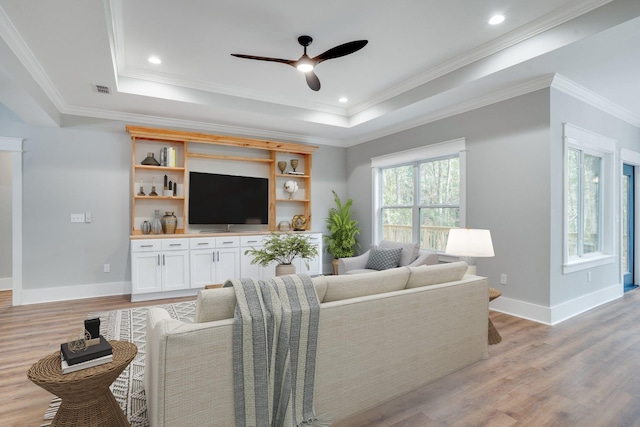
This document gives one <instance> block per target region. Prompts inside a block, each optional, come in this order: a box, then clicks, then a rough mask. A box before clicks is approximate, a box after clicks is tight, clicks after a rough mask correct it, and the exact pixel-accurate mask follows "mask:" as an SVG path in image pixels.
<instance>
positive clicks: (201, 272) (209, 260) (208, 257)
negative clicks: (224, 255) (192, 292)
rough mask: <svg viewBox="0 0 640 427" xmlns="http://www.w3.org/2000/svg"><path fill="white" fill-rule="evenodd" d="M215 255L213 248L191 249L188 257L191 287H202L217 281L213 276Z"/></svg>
mask: <svg viewBox="0 0 640 427" xmlns="http://www.w3.org/2000/svg"><path fill="white" fill-rule="evenodd" d="M215 256H216V251H215V249H198V250H192V251H191V253H190V255H189V258H190V262H191V287H192V288H204V287H205V286H206V285H212V284H214V283H217V282H216V280H215V277H214V271H215V262H214V257H215Z"/></svg>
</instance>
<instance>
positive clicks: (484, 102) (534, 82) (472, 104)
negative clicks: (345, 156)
mask: <svg viewBox="0 0 640 427" xmlns="http://www.w3.org/2000/svg"><path fill="white" fill-rule="evenodd" d="M552 80H553V74H548V75H544V76H541V77H537V78H534V79H530V80H527V81H525V82H522V83H519V84H516V85H513V86H509V87H507V88H504V89H501V90H496V91H494V92H492V93H490V94H489V95H485V96H480V97H477V98H474V99H471V100H469V101H466V102H461V103H459V104H456V105H452V106H450V107H447V108H443V109H440V110H437V111H435V112H432V113H431V114H428V115H425V116H420V118H419V119H415V120H410V121H407V122H404V123H400V124H398V125H396V126H390V127H387V128H384V129H383V130H380V131H378V132H373V133H370V134H367V135H362V136H359V137H357V138H352V139H349V140H348V141H345V143H346V146H347V147H353V146H354V145H359V144H362V143H365V142H369V141H372V140H374V139H378V138H382V137H385V136H389V135H393V134H395V133H398V132H402V131H405V130H409V129H413V128H415V127H418V126H422V125H426V124H428V123H432V122H435V121H438V120H442V119H446V118H448V117H453V116H457V115H458V114H462V113H466V112H468V111H472V110H475V109H478V108H482V107H486V106H488V105H491V104H495V103H498V102H501V101H506V100H507V99H511V98H515V97H517V96H521V95H525V94H527V93H531V92H535V91H537V90H540V89H544V88H547V87H549V86H550V85H551V82H552Z"/></svg>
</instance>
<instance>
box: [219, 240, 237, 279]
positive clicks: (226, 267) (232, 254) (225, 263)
mask: <svg viewBox="0 0 640 427" xmlns="http://www.w3.org/2000/svg"><path fill="white" fill-rule="evenodd" d="M238 278H240V249H239V248H225V249H218V250H217V251H216V268H215V283H224V282H226V281H227V280H228V279H238Z"/></svg>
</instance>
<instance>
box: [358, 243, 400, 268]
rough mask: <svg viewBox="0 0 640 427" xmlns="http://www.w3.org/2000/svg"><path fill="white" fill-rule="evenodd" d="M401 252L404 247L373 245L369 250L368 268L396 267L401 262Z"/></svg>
mask: <svg viewBox="0 0 640 427" xmlns="http://www.w3.org/2000/svg"><path fill="white" fill-rule="evenodd" d="M400 252H402V248H389V249H382V248H379V247H377V246H373V247H371V251H370V252H369V259H368V260H367V266H366V268H370V269H372V270H387V269H389V268H395V267H397V266H398V263H399V262H400Z"/></svg>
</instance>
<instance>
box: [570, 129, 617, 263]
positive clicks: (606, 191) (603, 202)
mask: <svg viewBox="0 0 640 427" xmlns="http://www.w3.org/2000/svg"><path fill="white" fill-rule="evenodd" d="M616 147H617V142H616V141H615V140H613V139H611V138H607V137H605V136H602V135H598V134H596V133H594V132H591V131H588V130H585V129H582V128H580V127H578V126H575V125H572V124H570V123H563V157H564V159H563V171H562V173H563V198H564V200H563V233H562V242H563V263H562V272H563V274H568V273H573V272H576V271H580V270H586V269H589V268H592V267H597V266H600V265H605V264H610V263H613V262H615V258H616V254H615V248H616V243H615V241H616V233H615V230H616V228H615V223H616V222H615V219H616V211H615V206H617V204H616V203H618V202H619V198H618V197H617V194H618V192H617V190H616V189H617V186H618V181H617V180H616V179H615V177H616V176H617V175H616V170H617V168H618V163H619V162H618V159H617V157H618V155H617V149H616ZM570 149H574V150H578V151H580V152H581V155H580V157H581V159H583V158H584V155H585V154H587V155H591V156H597V157H599V158H600V159H601V160H600V175H599V177H598V178H599V191H600V195H599V206H598V210H599V218H598V223H599V231H598V243H599V250H598V251H596V252H591V253H586V254H585V253H581V251H580V248H578V251H577V252H578V255H577V256H570V255H569V240H570V239H569V150H570ZM581 171H582V168H581ZM581 174H582V172H581ZM582 199H583V188H580V194H579V200H582ZM581 209H582V207H579V212H580V213H582V210H581ZM578 233H579V235H580V233H584V226H582V227H581V228H580V229H578ZM577 240H578V242H581V241H583V239H580V237H578V239H577Z"/></svg>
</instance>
